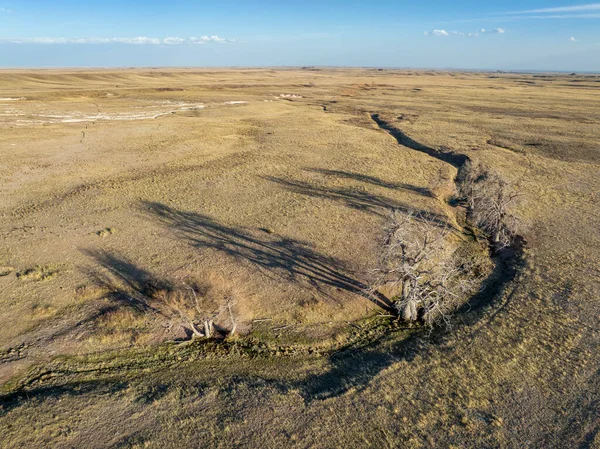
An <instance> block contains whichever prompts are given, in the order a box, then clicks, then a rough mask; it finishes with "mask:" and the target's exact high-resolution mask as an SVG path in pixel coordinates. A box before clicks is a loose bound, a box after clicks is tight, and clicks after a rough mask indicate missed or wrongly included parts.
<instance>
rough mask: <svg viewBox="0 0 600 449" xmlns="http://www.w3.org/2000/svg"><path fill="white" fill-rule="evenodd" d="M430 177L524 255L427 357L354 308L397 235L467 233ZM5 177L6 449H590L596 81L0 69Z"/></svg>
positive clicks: (599, 147) (597, 390) (599, 290)
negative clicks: (498, 193)
mask: <svg viewBox="0 0 600 449" xmlns="http://www.w3.org/2000/svg"><path fill="white" fill-rule="evenodd" d="M394 136H395V137H396V138H394ZM398 136H401V137H398ZM424 148H425V149H428V151H429V150H430V151H429V153H428V151H423V149H424ZM437 151H442V152H449V151H451V152H452V153H453V154H456V155H461V156H465V157H468V158H470V160H472V161H476V162H480V163H483V164H485V165H486V166H488V167H491V168H493V170H495V171H496V172H498V173H499V174H500V175H501V176H502V177H503V178H505V179H506V180H508V181H509V182H510V184H511V185H512V186H513V187H514V189H515V190H517V191H518V192H519V193H520V197H519V201H518V203H515V207H514V209H513V213H514V214H515V215H516V216H518V217H519V219H520V221H521V222H522V224H523V225H522V227H521V231H520V232H521V235H522V237H523V238H524V240H525V242H526V245H525V248H524V250H523V254H522V255H521V256H522V260H520V263H519V265H518V266H517V265H515V266H514V267H512V268H514V272H513V271H511V273H512V274H511V276H510V278H508V277H506V276H505V278H503V279H502V282H500V280H494V279H492V281H493V282H489V283H490V285H492V284H493V285H492V286H491V287H489V288H487V289H485V290H483V292H482V293H481V294H479V295H478V296H477V298H476V299H474V300H473V301H472V303H471V304H470V306H465V307H463V308H461V309H460V311H459V312H458V313H457V314H456V315H455V316H454V317H453V319H452V327H451V329H449V328H446V327H443V328H440V329H436V330H435V331H433V332H430V331H429V330H427V329H423V330H421V329H420V328H419V327H418V326H412V327H409V326H405V325H403V324H402V323H396V322H394V320H390V318H389V317H387V316H385V315H387V314H388V313H389V311H387V310H386V309H385V307H386V304H384V303H383V302H381V301H379V300H378V299H377V297H374V296H373V295H370V294H368V293H366V291H367V284H368V283H369V276H370V272H371V271H372V269H373V267H374V266H375V265H376V264H377V261H378V258H379V251H380V249H379V248H380V245H381V240H382V238H383V234H384V231H385V226H386V223H387V222H388V220H389V215H390V212H391V211H392V210H399V211H404V212H408V211H415V212H421V213H426V214H429V215H428V216H435V217H438V219H439V220H440V221H443V222H445V223H448V225H449V226H452V227H453V228H455V229H457V230H458V231H460V232H463V226H464V225H465V223H464V217H463V216H462V215H461V211H460V209H459V208H456V207H454V206H453V205H452V204H451V202H449V199H450V197H451V196H452V194H453V189H454V179H455V177H456V175H457V167H456V166H454V165H453V164H452V163H448V161H445V160H443V158H439V157H435V154H434V153H435V152H437ZM432 154H434V155H433V156H432ZM0 156H1V158H2V163H0V384H1V385H3V386H2V387H1V388H2V390H1V391H0V394H1V396H0V434H1V435H2V436H3V437H2V440H3V441H2V443H1V444H0V446H2V447H24V446H32V445H35V446H39V447H140V448H141V447H185V446H193V447H196V446H199V445H202V446H207V447H257V446H258V445H260V446H261V447H288V446H294V447H315V446H317V445H318V446H323V447H340V446H348V447H361V448H364V447H411V448H420V447H433V446H437V447H456V448H458V447H474V448H475V447H477V448H479V447H531V448H538V447H579V448H588V447H590V448H591V447H600V433H599V430H600V425H599V424H598V423H599V422H600V412H599V410H600V407H599V406H598V404H600V374H599V373H600V372H599V371H598V366H600V352H599V351H598V349H599V348H598V343H599V342H600V334H599V331H600V322H599V320H600V302H599V297H600V207H599V202H600V76H596V75H574V76H569V75H544V74H539V75H520V74H489V73H458V72H457V73H446V72H427V71H397V70H376V69H312V68H310V69H289V70H283V69H282V70H270V69H248V70H225V69H224V70H209V69H206V70H204V69H185V70H184V69H181V70H176V69H145V70H142V69H139V70H68V71H67V70H61V71H59V70H38V71H19V70H5V71H0ZM463 234H464V235H465V236H468V235H469V234H468V232H467V231H464V232H463ZM463 240H468V238H467V237H464V238H463ZM457 241H458V240H457ZM458 244H459V243H457V245H458ZM460 244H463V243H460ZM469 245H471V246H470V247H473V248H475V249H472V250H473V251H477V249H476V248H477V244H476V243H474V241H473V242H471V243H469ZM480 252H481V255H482V257H487V252H486V251H485V249H480ZM490 263H491V262H490ZM494 263H495V264H496V265H498V264H500V263H503V261H498V260H494ZM172 286H177V288H178V290H177V291H178V292H180V294H181V295H183V296H182V297H184V298H186V300H188V301H191V300H192V299H193V298H192V296H189V295H190V294H191V293H189V292H190V291H192V290H193V291H194V292H196V291H198V292H203V295H202V298H201V299H202V301H204V302H203V303H202V307H204V308H205V309H206V310H211V311H217V310H218V312H215V324H216V325H217V327H218V328H222V329H229V328H231V322H232V317H231V313H232V312H231V311H228V310H227V309H226V308H225V307H224V306H223V304H225V302H223V301H225V299H227V298H235V310H234V312H233V314H234V317H235V322H236V326H237V333H238V337H236V338H234V339H228V340H226V341H225V342H221V343H213V342H208V343H206V342H202V341H193V342H189V341H187V340H189V339H190V335H189V329H185V326H184V325H183V323H184V322H183V321H182V316H183V315H184V314H185V313H191V312H190V310H191V309H193V307H191V308H190V310H187V309H186V310H185V311H184V312H182V310H181V308H180V307H179V302H178V301H180V300H181V297H179V296H177V297H176V296H174V294H172V293H171V290H170V289H171V287H172ZM186 295H188V296H186ZM194 295H196V293H194ZM196 299H197V298H196ZM177 341H178V343H176V342H177ZM182 341H185V342H182Z"/></svg>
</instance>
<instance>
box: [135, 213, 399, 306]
mask: <svg viewBox="0 0 600 449" xmlns="http://www.w3.org/2000/svg"><path fill="white" fill-rule="evenodd" d="M144 208H145V210H146V211H147V212H149V213H151V214H152V215H154V216H155V217H156V218H158V219H159V220H160V221H161V222H162V223H163V224H164V225H166V226H168V227H169V228H171V229H173V230H174V231H176V232H177V233H178V235H179V236H180V237H181V238H183V239H185V240H187V241H188V242H189V243H190V244H191V245H193V246H195V247H197V248H213V249H215V250H218V251H221V252H223V253H225V254H227V255H230V256H233V257H235V258H238V259H243V260H246V261H249V262H251V263H253V264H255V265H257V266H258V267H259V268H261V269H263V270H266V271H267V272H268V273H269V274H272V275H275V276H283V277H286V278H288V279H291V280H292V281H301V280H305V281H308V282H309V283H310V284H311V285H312V286H313V287H315V288H317V289H319V290H321V291H322V287H323V286H331V287H335V288H339V289H342V290H346V291H349V292H352V293H356V294H359V295H361V296H364V297H366V298H368V299H369V300H371V301H372V302H373V303H375V304H376V305H378V306H379V307H381V308H383V309H385V310H392V307H393V304H392V303H391V302H390V301H389V299H388V298H386V297H385V296H384V295H382V294H378V293H375V294H370V293H367V292H368V286H367V285H366V284H364V283H362V282H360V281H358V280H356V279H354V278H352V277H351V276H349V275H348V274H345V273H344V272H342V267H343V264H342V263H341V262H340V261H338V260H336V259H334V258H332V257H328V256H325V255H323V254H320V253H318V252H317V251H315V250H314V248H312V247H311V245H310V244H308V243H306V242H302V241H299V240H295V239H290V238H286V237H279V236H274V235H269V234H266V233H260V232H256V231H254V232H251V231H250V230H246V229H242V228H233V227H230V226H226V225H223V224H221V223H218V222H217V221H215V220H213V219H212V218H210V217H208V216H206V215H202V214H198V213H195V212H184V211H179V210H176V209H173V208H171V207H169V206H167V205H164V204H160V203H152V202H145V203H144ZM262 234H264V235H262Z"/></svg>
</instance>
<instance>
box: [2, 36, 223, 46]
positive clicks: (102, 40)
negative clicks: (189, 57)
mask: <svg viewBox="0 0 600 449" xmlns="http://www.w3.org/2000/svg"><path fill="white" fill-rule="evenodd" d="M211 42H214V43H229V42H235V39H225V38H223V37H219V36H201V37H188V38H181V37H167V38H165V39H158V38H154V37H146V36H139V37H85V38H72V37H27V38H6V39H0V43H8V44H43V45H56V44H63V45H64V44H77V45H81V44H94V45H100V44H126V45H202V44H207V43H211Z"/></svg>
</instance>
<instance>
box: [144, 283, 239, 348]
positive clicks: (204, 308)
mask: <svg viewBox="0 0 600 449" xmlns="http://www.w3.org/2000/svg"><path fill="white" fill-rule="evenodd" d="M153 299H154V301H155V302H156V303H157V305H158V308H159V310H161V312H162V313H163V314H164V315H167V316H173V315H175V316H177V317H178V318H179V320H180V321H181V324H182V325H183V326H184V327H186V328H188V329H189V330H190V331H191V333H192V336H193V337H199V338H211V337H214V336H215V328H216V326H215V321H217V322H218V321H219V320H220V321H225V320H227V321H229V323H230V326H229V330H228V331H225V327H217V328H218V329H219V332H221V333H223V332H227V334H228V335H229V336H232V335H234V334H235V332H236V330H237V327H238V324H239V322H238V319H237V316H236V313H235V305H236V300H235V297H234V295H233V294H228V295H225V296H223V297H220V298H215V297H214V295H209V294H207V292H204V291H201V290H198V288H197V287H190V286H188V285H184V286H182V287H179V288H170V289H168V290H162V291H160V292H159V293H157V294H155V295H154V298H153Z"/></svg>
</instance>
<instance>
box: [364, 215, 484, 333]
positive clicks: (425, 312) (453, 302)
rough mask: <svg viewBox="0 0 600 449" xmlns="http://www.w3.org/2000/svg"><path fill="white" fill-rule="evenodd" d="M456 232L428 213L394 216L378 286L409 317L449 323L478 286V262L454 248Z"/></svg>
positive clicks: (376, 274)
mask: <svg viewBox="0 0 600 449" xmlns="http://www.w3.org/2000/svg"><path fill="white" fill-rule="evenodd" d="M451 234H452V229H451V228H450V227H449V226H447V225H440V224H439V223H438V222H436V221H434V220H433V217H431V216H429V215H428V214H425V213H408V214H405V213H400V212H398V211H395V212H394V213H393V214H392V219H391V225H390V227H389V229H388V231H387V236H386V240H385V242H384V245H383V250H382V256H381V261H380V264H379V267H378V268H377V269H376V270H374V282H373V283H372V289H373V290H380V289H384V290H385V291H386V292H390V294H391V296H392V298H393V300H394V304H395V307H396V309H397V311H398V314H399V315H400V316H401V317H402V318H403V319H404V320H406V321H417V320H419V319H422V320H423V321H424V322H425V323H427V324H429V325H430V326H433V325H435V324H437V323H440V322H446V323H448V317H449V315H450V313H451V312H452V311H453V310H454V309H455V308H456V307H457V306H458V305H459V304H460V303H461V300H463V299H464V298H465V296H466V295H467V294H469V293H471V292H473V291H474V289H475V287H476V286H477V284H478V278H477V277H476V276H473V272H474V270H473V264H474V262H473V260H472V259H469V258H461V257H459V255H458V254H457V253H456V251H454V250H452V249H451V247H452V245H450V244H449V243H450V242H449V238H450V236H451Z"/></svg>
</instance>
